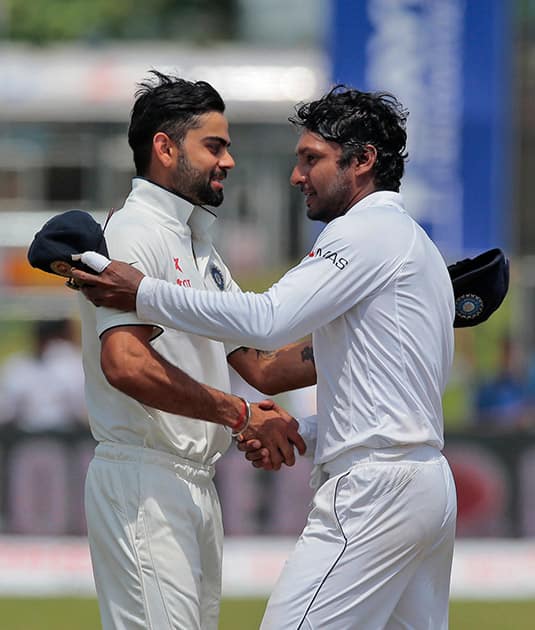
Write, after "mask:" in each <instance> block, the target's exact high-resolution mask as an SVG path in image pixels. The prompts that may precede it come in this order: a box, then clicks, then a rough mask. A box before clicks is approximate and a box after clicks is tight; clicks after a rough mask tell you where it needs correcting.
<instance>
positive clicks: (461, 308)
mask: <svg viewBox="0 0 535 630" xmlns="http://www.w3.org/2000/svg"><path fill="white" fill-rule="evenodd" d="M482 312H483V300H482V299H481V298H480V297H479V296H478V295H474V294H473V293H466V294H465V295H460V296H459V297H458V298H457V299H456V300H455V313H456V314H457V317H461V318H462V319H474V318H475V317H478V316H479V315H481V313H482Z"/></svg>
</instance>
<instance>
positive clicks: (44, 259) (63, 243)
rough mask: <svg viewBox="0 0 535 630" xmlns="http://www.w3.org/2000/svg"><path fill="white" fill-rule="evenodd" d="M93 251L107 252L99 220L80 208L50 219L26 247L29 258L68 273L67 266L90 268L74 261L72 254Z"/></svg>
mask: <svg viewBox="0 0 535 630" xmlns="http://www.w3.org/2000/svg"><path fill="white" fill-rule="evenodd" d="M89 250H92V251H96V252H99V253H100V254H103V255H104V256H108V248H107V247H106V241H105V239H104V232H103V230H102V227H101V226H100V224H99V223H97V222H96V221H95V219H94V218H93V217H92V216H91V215H90V214H89V213H88V212H84V211H83V210H68V211H67V212H63V213H62V214H58V215H56V216H54V217H52V218H51V219H49V220H48V221H47V222H46V223H45V224H44V225H43V227H42V228H41V229H40V230H39V232H37V234H36V235H35V236H34V239H33V241H32V243H31V245H30V248H29V250H28V261H29V263H30V265H31V266H32V267H37V268H38V269H42V270H43V271H46V272H48V273H53V274H56V275H61V276H64V275H68V270H69V269H70V267H77V268H79V269H83V270H84V271H88V272H90V273H91V272H92V270H91V269H90V268H89V267H87V266H86V265H84V264H83V263H81V262H79V261H78V262H77V261H73V260H72V258H71V254H79V253H81V252H85V251H89Z"/></svg>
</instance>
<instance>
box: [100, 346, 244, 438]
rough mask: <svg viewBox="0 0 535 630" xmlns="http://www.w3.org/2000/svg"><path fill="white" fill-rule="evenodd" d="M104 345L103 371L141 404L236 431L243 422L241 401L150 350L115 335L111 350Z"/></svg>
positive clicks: (119, 388) (112, 383)
mask: <svg viewBox="0 0 535 630" xmlns="http://www.w3.org/2000/svg"><path fill="white" fill-rule="evenodd" d="M108 346H109V343H108V344H106V340H105V339H104V341H103V354H102V367H103V371H104V374H105V375H106V378H107V379H108V381H109V382H110V384H111V385H113V386H114V387H116V388H117V389H118V390H120V391H121V392H123V393H124V394H126V395H127V396H130V397H131V398H134V399H135V400H137V401H139V402H140V403H142V404H144V405H147V406H149V407H153V408H155V409H160V410H162V411H167V412H169V413H173V414H178V415H182V416H187V417H190V418H198V419H201V420H207V421H209V422H214V423H216V424H222V425H225V426H229V427H232V428H235V427H236V426H237V425H238V424H239V422H240V419H241V418H243V412H244V409H243V401H242V400H241V399H240V398H239V397H237V396H233V395H231V394H228V393H226V392H222V391H220V390H218V389H215V388H213V387H210V386H208V385H205V384H203V383H199V382H198V381H196V380H195V379H193V378H191V377H190V376H189V375H188V374H186V373H185V372H184V371H182V370H181V369H179V368H178V367H176V366H174V365H171V364H170V363H169V362H167V361H166V360H165V359H164V358H163V357H161V356H160V355H158V354H157V353H156V352H155V351H154V350H153V349H152V348H151V347H150V346H145V345H142V344H133V343H132V340H131V339H129V338H128V337H127V336H123V338H120V336H119V338H118V335H117V334H115V335H114V340H113V348H110V347H108Z"/></svg>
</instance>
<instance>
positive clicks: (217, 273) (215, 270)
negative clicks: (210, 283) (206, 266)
mask: <svg viewBox="0 0 535 630" xmlns="http://www.w3.org/2000/svg"><path fill="white" fill-rule="evenodd" d="M210 273H211V274H212V278H213V279H214V282H215V283H216V286H217V288H218V289H219V290H220V291H223V290H224V289H225V279H224V278H223V272H222V271H221V269H219V267H217V266H216V265H212V266H211V267H210Z"/></svg>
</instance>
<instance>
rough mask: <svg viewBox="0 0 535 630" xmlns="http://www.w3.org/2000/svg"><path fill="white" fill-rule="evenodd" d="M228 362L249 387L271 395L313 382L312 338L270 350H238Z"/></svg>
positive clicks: (314, 371)
mask: <svg viewBox="0 0 535 630" xmlns="http://www.w3.org/2000/svg"><path fill="white" fill-rule="evenodd" d="M228 362H229V363H230V365H232V367H233V368H234V369H235V370H236V371H237V372H238V373H239V374H240V375H241V376H242V378H244V379H245V380H246V381H247V382H248V383H249V384H250V385H252V386H253V387H255V388H256V389H258V390H259V391H261V392H263V393H265V394H268V395H270V396H274V395H275V394H280V393H281V392H286V391H290V390H293V389H299V388H301V387H308V386H309V385H315V383H316V369H315V364H314V353H313V350H312V342H311V339H307V340H306V341H301V342H298V343H294V344H290V345H287V346H284V347H283V348H279V349H278V350H273V351H266V350H256V349H252V348H245V347H241V348H238V349H237V350H235V351H234V352H233V353H232V354H231V355H230V356H229V357H228Z"/></svg>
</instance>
